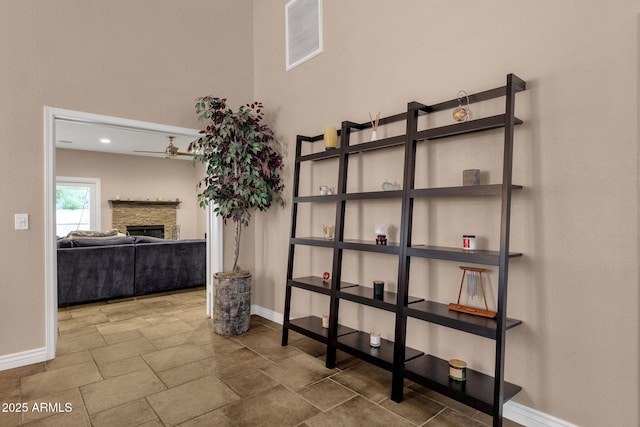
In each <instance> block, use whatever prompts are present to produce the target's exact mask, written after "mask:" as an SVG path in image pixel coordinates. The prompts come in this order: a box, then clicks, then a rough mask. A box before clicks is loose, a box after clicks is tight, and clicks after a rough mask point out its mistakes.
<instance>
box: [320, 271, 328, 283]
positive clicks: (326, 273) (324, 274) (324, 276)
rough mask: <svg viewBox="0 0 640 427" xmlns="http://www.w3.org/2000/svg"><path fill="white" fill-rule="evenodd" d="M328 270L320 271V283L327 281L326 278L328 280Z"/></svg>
mask: <svg viewBox="0 0 640 427" xmlns="http://www.w3.org/2000/svg"><path fill="white" fill-rule="evenodd" d="M329 276H330V274H329V272H328V271H325V272H324V273H322V283H327V280H329Z"/></svg>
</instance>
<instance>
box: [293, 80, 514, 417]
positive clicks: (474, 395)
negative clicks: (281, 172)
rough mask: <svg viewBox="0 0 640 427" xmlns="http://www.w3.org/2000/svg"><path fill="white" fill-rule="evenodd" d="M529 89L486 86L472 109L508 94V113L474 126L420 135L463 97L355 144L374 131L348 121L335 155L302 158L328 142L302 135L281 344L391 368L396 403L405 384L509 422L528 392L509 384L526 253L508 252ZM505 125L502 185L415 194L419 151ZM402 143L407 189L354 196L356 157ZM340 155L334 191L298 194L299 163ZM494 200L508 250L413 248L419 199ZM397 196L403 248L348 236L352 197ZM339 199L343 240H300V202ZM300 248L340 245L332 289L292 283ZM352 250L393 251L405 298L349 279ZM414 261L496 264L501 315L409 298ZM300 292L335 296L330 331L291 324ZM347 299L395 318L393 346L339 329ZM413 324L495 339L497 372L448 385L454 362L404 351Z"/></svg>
mask: <svg viewBox="0 0 640 427" xmlns="http://www.w3.org/2000/svg"><path fill="white" fill-rule="evenodd" d="M525 89H526V83H525V82H524V81H523V80H521V79H520V78H519V77H517V76H516V75H514V74H509V75H507V79H506V85H505V86H501V87H498V88H495V89H490V90H486V91H483V92H479V93H476V94H473V95H470V96H469V103H471V104H472V103H477V102H482V101H487V100H490V99H494V98H500V97H504V99H505V113H504V114H500V115H496V116H491V117H486V118H479V119H474V120H468V121H466V122H462V123H455V124H452V125H447V126H442V127H437V128H430V129H426V130H418V117H419V116H420V115H423V114H432V113H436V112H440V111H445V110H452V109H454V108H456V107H457V106H458V105H459V102H458V99H453V100H449V101H445V102H441V103H438V104H434V105H424V104H420V103H417V102H410V103H409V104H408V106H407V111H406V112H403V113H400V114H396V115H393V116H389V117H385V118H381V119H380V121H379V124H380V126H384V125H388V124H391V123H394V122H400V121H406V134H405V135H401V136H393V137H390V138H385V139H380V140H377V141H372V142H364V143H359V144H355V145H349V141H350V133H351V132H352V131H359V130H364V129H367V128H371V124H370V123H369V122H366V123H353V122H349V121H345V122H342V126H341V129H340V130H339V135H340V146H339V147H338V148H337V149H333V150H326V151H322V152H315V153H313V154H306V155H303V154H302V146H303V144H309V143H316V142H318V141H322V140H323V135H317V136H313V137H307V136H301V135H298V137H297V141H296V157H295V170H294V182H293V184H294V187H293V201H292V209H291V234H290V239H289V258H288V266H287V284H286V295H285V309H284V322H283V330H282V345H283V346H284V345H287V344H288V338H289V334H288V332H289V330H292V331H296V332H298V333H301V334H303V335H306V336H308V337H310V338H313V339H315V340H318V341H320V342H322V343H325V344H326V345H327V356H326V366H327V367H328V368H334V367H335V365H336V350H341V351H344V352H346V353H349V354H351V355H354V356H356V357H359V358H361V359H363V360H365V361H367V362H370V363H373V364H375V365H377V366H380V367H382V368H384V369H387V370H389V371H391V372H392V375H393V377H392V378H393V379H392V389H391V398H392V399H393V400H394V401H396V402H401V401H402V399H403V382H404V379H405V378H407V379H409V380H412V381H414V382H416V383H418V384H422V385H424V386H426V387H429V388H431V389H433V390H435V391H437V392H439V393H442V394H444V395H446V396H449V397H451V398H453V399H456V400H458V401H460V402H463V403H465V404H467V405H469V406H472V407H474V408H476V409H478V410H480V411H482V412H485V413H487V414H489V415H491V416H492V417H493V425H494V426H501V425H502V409H503V404H504V402H506V401H508V400H509V399H511V398H512V397H513V396H514V395H515V394H517V393H518V392H519V391H520V390H521V388H520V387H519V386H517V385H515V384H511V383H508V382H506V381H504V359H505V337H506V336H505V333H506V331H507V330H508V329H510V328H513V327H515V326H518V325H519V324H521V323H522V322H521V321H520V320H516V319H511V318H507V316H506V311H507V281H508V280H507V278H508V269H509V260H510V259H511V258H516V257H519V256H521V255H522V254H521V253H514V252H509V229H510V216H511V193H512V191H513V190H519V189H521V188H522V187H521V186H519V185H514V184H513V183H512V163H513V140H514V127H515V126H516V125H519V124H522V121H521V120H519V119H518V118H517V117H515V115H514V113H515V95H516V93H517V92H520V91H523V90H525ZM500 128H502V129H504V155H503V164H502V169H503V173H502V183H501V184H491V185H476V186H459V187H440V188H414V182H415V168H416V147H417V144H419V143H423V142H424V141H428V140H433V139H439V138H449V137H454V136H457V135H464V134H469V133H474V132H481V131H485V130H489V129H500ZM394 146H404V177H403V185H402V190H395V191H373V192H359V193H348V192H347V171H348V164H349V156H350V155H352V154H358V153H362V152H365V151H368V150H378V149H384V148H387V147H394ZM331 158H333V159H336V158H337V159H338V162H339V166H338V167H339V172H338V186H337V191H336V194H335V195H330V196H300V195H299V184H300V167H301V164H302V163H304V162H315V161H322V160H326V159H331ZM473 196H489V197H491V196H493V197H496V198H500V201H501V221H500V249H499V250H498V251H489V250H476V251H472V252H469V251H463V250H462V249H459V248H451V247H438V246H428V245H417V244H416V245H412V236H411V230H412V222H413V201H414V199H418V198H441V197H473ZM381 198H394V199H398V200H399V201H400V202H401V203H402V213H401V224H400V229H399V231H400V242H399V243H396V244H392V243H390V244H389V245H388V246H382V245H376V244H375V242H374V241H373V240H372V241H362V240H360V241H355V240H344V218H345V210H346V202H347V201H348V200H363V199H381ZM327 202H330V203H335V205H336V214H335V237H334V239H333V240H324V239H323V238H322V237H298V236H297V234H296V223H297V215H298V205H299V204H301V203H327ZM297 245H308V246H317V247H326V248H332V249H333V265H332V272H331V279H330V280H328V281H327V282H326V283H325V282H323V281H322V278H321V277H299V278H294V277H293V276H292V275H293V266H294V255H295V248H296V246H297ZM344 250H354V251H370V252H380V253H387V254H392V255H395V256H397V257H398V287H397V293H393V292H385V294H384V298H383V299H382V300H379V299H374V298H373V290H372V288H371V287H368V286H359V285H358V284H354V283H346V282H342V281H341V276H342V255H343V251H344ZM412 257H421V258H430V259H437V260H447V261H456V262H464V263H474V264H483V265H493V266H497V267H498V270H499V271H498V291H497V296H498V301H497V316H496V318H494V319H489V318H484V317H478V316H473V315H470V314H466V313H460V312H457V311H450V310H449V309H448V306H447V305H446V304H442V303H439V302H434V301H426V300H424V299H421V298H414V297H411V296H409V289H408V288H409V271H410V269H409V265H410V260H411V258H412ZM292 288H299V289H304V290H307V291H311V292H317V293H320V294H324V295H328V296H329V300H330V306H329V327H328V329H324V328H322V320H321V319H320V318H319V317H316V316H308V317H303V318H297V319H291V318H290V312H291V293H292ZM341 299H345V300H349V301H353V302H356V303H358V304H363V305H366V306H370V307H375V308H377V309H381V310H386V311H389V312H393V313H395V338H394V341H393V342H391V341H388V340H384V339H383V340H381V341H382V342H381V346H380V347H379V348H372V347H370V346H369V335H368V334H367V333H364V332H361V331H357V330H355V329H352V328H349V327H347V326H344V325H340V324H338V307H339V303H340V300H341ZM408 318H415V319H420V320H422V321H425V322H431V323H434V324H437V325H441V326H445V327H448V328H453V329H456V330H460V331H464V332H466V333H469V334H473V335H478V336H481V337H485V338H488V339H492V340H495V349H496V351H495V372H494V375H493V376H489V375H486V374H483V373H480V372H477V371H473V370H471V369H467V380H466V381H465V382H455V381H452V380H450V379H449V377H448V374H449V369H448V362H447V361H446V360H442V359H440V358H438V357H435V356H433V355H429V354H424V353H423V352H422V351H418V350H415V349H412V348H409V347H406V332H407V319H408Z"/></svg>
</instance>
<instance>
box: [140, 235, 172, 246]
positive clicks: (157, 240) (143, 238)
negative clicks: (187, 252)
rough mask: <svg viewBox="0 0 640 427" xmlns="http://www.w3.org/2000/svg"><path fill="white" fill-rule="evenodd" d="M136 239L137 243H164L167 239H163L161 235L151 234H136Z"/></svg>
mask: <svg viewBox="0 0 640 427" xmlns="http://www.w3.org/2000/svg"><path fill="white" fill-rule="evenodd" d="M133 238H134V239H135V240H136V244H138V243H163V242H166V241H167V240H165V239H161V238H160V237H151V236H134V237H133Z"/></svg>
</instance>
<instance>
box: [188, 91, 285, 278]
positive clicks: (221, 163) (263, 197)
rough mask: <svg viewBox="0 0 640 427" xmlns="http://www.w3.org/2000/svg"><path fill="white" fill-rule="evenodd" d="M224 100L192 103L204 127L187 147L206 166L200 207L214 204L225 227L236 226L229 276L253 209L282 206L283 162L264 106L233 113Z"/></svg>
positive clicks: (235, 268) (209, 98)
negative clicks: (229, 222) (268, 123)
mask: <svg viewBox="0 0 640 427" xmlns="http://www.w3.org/2000/svg"><path fill="white" fill-rule="evenodd" d="M226 101H227V100H226V99H224V98H217V97H212V96H205V97H201V98H197V99H196V104H195V110H196V113H197V114H198V119H199V120H200V121H203V122H206V127H205V129H203V130H201V131H200V134H201V136H200V137H199V138H198V139H197V140H195V141H193V142H192V143H191V144H190V145H189V152H191V153H192V154H193V159H194V161H196V162H201V163H204V164H206V174H205V176H204V177H203V178H202V180H201V181H200V182H199V184H198V188H200V189H202V192H201V193H199V194H198V201H199V203H200V206H201V207H205V206H207V205H208V204H209V203H214V204H215V206H216V207H215V209H214V212H215V213H216V214H217V215H219V216H220V217H222V218H223V220H224V222H225V224H226V223H227V220H231V221H233V223H234V226H235V246H234V259H233V269H232V272H236V271H238V270H239V267H238V256H239V254H240V236H241V233H242V227H243V226H247V225H249V221H250V220H251V212H252V211H253V210H259V211H265V210H267V209H268V208H269V207H271V205H272V204H273V203H276V204H279V205H281V206H284V201H283V199H282V191H283V190H284V183H283V181H282V178H281V176H280V171H281V170H282V169H283V167H284V164H283V158H282V154H281V153H280V151H279V146H278V144H277V142H276V140H275V138H274V134H273V131H272V130H271V128H270V127H269V126H268V125H266V124H264V123H263V120H264V114H263V112H262V110H263V105H262V103H260V102H254V103H252V104H247V105H243V106H241V107H239V108H238V109H237V110H233V109H232V108H230V107H227V104H226Z"/></svg>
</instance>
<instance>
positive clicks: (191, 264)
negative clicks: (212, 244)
mask: <svg viewBox="0 0 640 427" xmlns="http://www.w3.org/2000/svg"><path fill="white" fill-rule="evenodd" d="M206 253H207V249H206V240H204V239H202V240H199V239H198V240H164V241H163V242H162V243H147V244H141V245H136V261H135V265H136V268H135V274H136V278H135V293H136V295H147V294H151V293H155V292H166V291H172V290H178V289H185V288H192V287H196V286H204V285H205V284H206V271H207V257H206Z"/></svg>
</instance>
